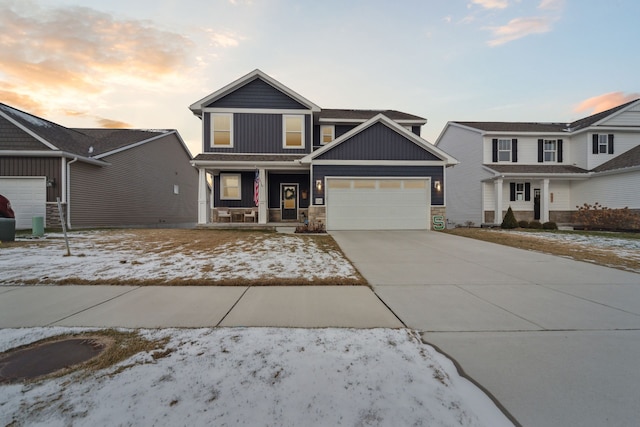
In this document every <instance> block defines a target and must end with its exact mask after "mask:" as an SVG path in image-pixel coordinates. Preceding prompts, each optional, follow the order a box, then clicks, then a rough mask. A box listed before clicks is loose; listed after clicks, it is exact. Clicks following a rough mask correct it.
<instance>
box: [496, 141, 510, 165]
mask: <svg viewBox="0 0 640 427" xmlns="http://www.w3.org/2000/svg"><path fill="white" fill-rule="evenodd" d="M500 142H508V143H509V148H508V149H500ZM506 152H508V153H509V158H508V159H507V160H502V159H500V154H501V153H506ZM512 153H513V140H512V139H511V138H498V163H502V162H504V163H511V155H512Z"/></svg>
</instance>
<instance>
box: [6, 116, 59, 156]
mask: <svg viewBox="0 0 640 427" xmlns="http://www.w3.org/2000/svg"><path fill="white" fill-rule="evenodd" d="M0 150H35V151H41V150H51V148H49V147H47V146H46V145H44V144H43V143H42V142H40V141H38V140H37V139H36V138H34V137H33V136H32V135H29V134H28V133H27V132H25V131H24V130H22V129H20V128H19V127H18V126H16V125H14V124H13V123H11V122H10V121H9V120H7V119H5V118H4V117H2V116H0Z"/></svg>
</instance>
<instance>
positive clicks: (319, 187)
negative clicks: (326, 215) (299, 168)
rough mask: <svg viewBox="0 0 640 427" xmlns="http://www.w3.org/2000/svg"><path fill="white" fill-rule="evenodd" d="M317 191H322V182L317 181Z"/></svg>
mask: <svg viewBox="0 0 640 427" xmlns="http://www.w3.org/2000/svg"><path fill="white" fill-rule="evenodd" d="M316 190H318V191H322V180H321V179H316Z"/></svg>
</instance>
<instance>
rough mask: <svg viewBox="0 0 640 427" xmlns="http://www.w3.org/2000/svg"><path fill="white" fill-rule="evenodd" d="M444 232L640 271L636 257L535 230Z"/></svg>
mask: <svg viewBox="0 0 640 427" xmlns="http://www.w3.org/2000/svg"><path fill="white" fill-rule="evenodd" d="M446 232H447V233H450V234H455V235H457V236H463V237H469V238H472V239H477V240H483V241H485V242H492V243H497V244H500V245H505V246H511V247H514V248H520V249H526V250H531V251H537V252H542V253H546V254H551V255H558V256H563V257H567V258H572V259H575V260H577V261H585V262H590V263H592V264H598V265H603V266H606V267H613V268H617V269H619V270H626V271H633V272H639V271H640V261H638V260H637V259H630V258H625V257H622V256H620V255H619V254H617V253H616V252H615V251H614V250H607V249H603V248H595V247H592V246H586V245H583V244H578V243H572V242H564V241H553V240H547V239H540V238H536V237H535V236H534V235H533V233H535V232H531V233H532V235H531V236H527V235H523V234H522V233H518V234H515V233H509V232H496V231H494V230H490V229H485V228H455V229H452V230H447V231H446ZM559 233H562V232H559ZM584 234H592V235H601V233H586V232H585V233H584ZM608 236H609V237H610V236H611V235H610V234H609V235H608ZM618 237H621V238H630V239H638V238H640V235H629V234H620V235H619V236H618Z"/></svg>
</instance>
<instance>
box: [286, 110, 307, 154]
mask: <svg viewBox="0 0 640 427" xmlns="http://www.w3.org/2000/svg"><path fill="white" fill-rule="evenodd" d="M293 118H295V119H300V127H301V129H300V138H301V139H300V145H294V146H288V145H287V119H293ZM304 122H305V116H304V114H283V115H282V148H286V149H289V150H299V149H302V148H305V138H304V135H305V128H304V127H305V126H304V125H305V123H304ZM296 133H298V132H296Z"/></svg>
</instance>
